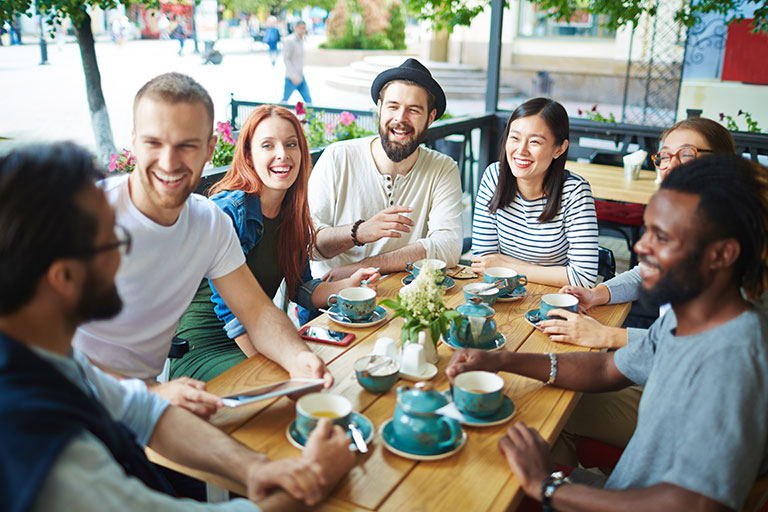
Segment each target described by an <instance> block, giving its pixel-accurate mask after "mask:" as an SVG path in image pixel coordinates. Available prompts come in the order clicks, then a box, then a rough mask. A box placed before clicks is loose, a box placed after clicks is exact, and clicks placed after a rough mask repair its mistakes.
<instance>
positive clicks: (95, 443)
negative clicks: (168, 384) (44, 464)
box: [30, 346, 260, 512]
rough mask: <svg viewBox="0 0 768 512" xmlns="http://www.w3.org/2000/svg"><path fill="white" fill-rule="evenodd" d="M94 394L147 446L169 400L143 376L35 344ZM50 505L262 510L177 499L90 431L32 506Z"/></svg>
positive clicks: (64, 455)
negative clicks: (133, 470)
mask: <svg viewBox="0 0 768 512" xmlns="http://www.w3.org/2000/svg"><path fill="white" fill-rule="evenodd" d="M30 348H31V349H32V350H34V351H35V353H37V354H38V355H39V356H40V357H42V358H44V359H45V360H46V361H48V362H49V363H51V364H52V365H53V366H54V367H55V368H56V369H57V370H58V371H60V372H61V373H62V374H63V375H64V376H65V377H66V378H68V379H69V380H70V381H72V382H73V383H74V384H75V385H77V386H78V387H79V388H80V389H82V390H83V391H84V392H85V393H86V394H87V395H88V396H91V397H94V398H95V399H98V400H99V402H100V403H101V404H102V405H103V406H104V408H105V409H106V410H107V411H108V412H109V414H110V416H112V418H113V419H114V420H115V421H118V422H120V423H122V424H123V425H125V426H126V427H127V428H128V429H129V430H130V431H131V432H133V434H134V435H135V436H136V441H137V442H138V443H139V444H140V445H141V446H146V445H147V443H148V442H149V439H150V438H151V436H152V432H153V431H154V429H155V424H156V423H157V420H158V419H160V416H161V415H162V414H163V412H164V411H165V409H166V408H167V407H168V405H169V403H168V402H167V401H166V400H165V399H163V398H162V397H160V396H159V395H156V394H154V393H150V392H148V391H147V387H146V385H145V384H144V383H143V382H142V381H140V380H138V379H130V380H123V381H118V380H116V379H114V378H113V377H112V376H110V375H107V374H106V373H104V372H102V371H101V370H99V369H98V368H96V367H95V366H93V365H92V364H91V363H90V361H88V358H86V357H85V355H83V353H82V352H79V351H77V350H75V351H73V354H72V357H63V356H60V355H58V354H55V353H53V352H49V351H47V350H44V349H41V348H39V347H34V346H32V347H30ZM50 510H77V511H89V510H163V511H172V512H173V511H179V512H182V511H198V510H200V511H202V510H212V511H213V510H217V511H225V510H226V511H230V510H231V511H241V510H242V511H249V512H254V511H258V510H260V509H259V507H257V506H256V505H255V504H254V503H251V502H250V501H248V500H242V499H241V500H233V501H230V502H227V503H219V504H211V503H200V502H197V501H194V500H188V499H177V498H174V497H171V496H168V495H166V494H163V493H161V492H158V491H155V490H154V489H150V488H149V487H147V486H146V485H144V483H143V482H141V481H140V480H139V479H138V478H135V477H129V476H127V475H126V474H125V472H124V471H123V468H122V467H121V466H120V465H119V464H118V463H117V461H115V459H114V458H113V457H112V454H111V453H110V452H109V450H108V449H107V447H106V446H104V444H103V443H102V442H101V441H100V440H99V439H98V438H96V437H95V436H94V435H93V434H91V433H90V432H83V433H82V434H80V435H79V436H77V437H75V438H74V439H73V440H72V441H71V442H70V443H69V444H68V445H67V446H66V448H64V450H63V451H62V452H61V455H59V458H58V459H57V460H56V463H55V464H54V465H53V466H52V467H51V469H50V471H49V473H48V476H47V477H46V479H45V482H44V484H43V486H42V487H41V488H40V491H39V492H38V496H37V499H36V501H35V503H34V506H33V507H32V511H33V512H36V511H40V512H42V511H50Z"/></svg>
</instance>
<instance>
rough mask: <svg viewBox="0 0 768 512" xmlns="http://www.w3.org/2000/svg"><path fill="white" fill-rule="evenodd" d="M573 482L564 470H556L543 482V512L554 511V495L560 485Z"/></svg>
mask: <svg viewBox="0 0 768 512" xmlns="http://www.w3.org/2000/svg"><path fill="white" fill-rule="evenodd" d="M569 483H571V482H570V480H568V478H567V477H566V476H565V475H564V474H563V472H562V471H555V472H554V473H552V474H551V475H549V476H548V477H547V478H545V479H544V480H543V481H542V482H541V510H542V512H554V511H555V509H554V508H552V504H551V502H552V495H553V494H555V491H556V490H557V488H558V487H560V486H561V485H563V484H569Z"/></svg>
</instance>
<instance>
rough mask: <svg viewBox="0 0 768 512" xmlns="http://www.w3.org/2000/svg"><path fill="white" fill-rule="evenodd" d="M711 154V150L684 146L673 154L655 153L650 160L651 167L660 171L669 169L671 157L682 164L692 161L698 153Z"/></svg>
mask: <svg viewBox="0 0 768 512" xmlns="http://www.w3.org/2000/svg"><path fill="white" fill-rule="evenodd" d="M711 152H712V150H711V149H698V148H694V147H691V146H686V147H684V148H680V149H678V150H677V152H675V153H667V152H666V151H662V152H660V153H656V154H655V155H651V160H653V165H655V166H656V167H658V168H659V169H661V170H664V169H666V168H667V167H669V164H670V163H671V162H672V157H675V158H677V161H678V162H680V163H681V164H684V163H686V162H690V161H691V160H694V159H695V158H696V157H697V156H698V154H699V153H711Z"/></svg>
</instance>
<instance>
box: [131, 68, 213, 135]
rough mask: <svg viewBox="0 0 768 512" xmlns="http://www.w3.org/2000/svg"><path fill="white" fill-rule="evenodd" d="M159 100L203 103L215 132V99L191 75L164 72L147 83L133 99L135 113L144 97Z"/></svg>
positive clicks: (172, 102)
mask: <svg viewBox="0 0 768 512" xmlns="http://www.w3.org/2000/svg"><path fill="white" fill-rule="evenodd" d="M144 96H146V97H148V98H150V99H153V100H159V101H163V102H166V103H171V104H175V103H198V102H200V103H202V104H203V106H204V107H205V111H206V112H207V113H208V119H209V122H210V127H211V134H213V100H211V96H210V94H208V91H206V90H205V87H203V86H202V85H200V84H199V83H198V82H197V81H195V79H194V78H192V77H191V76H187V75H183V74H181V73H164V74H162V75H158V76H156V77H155V78H153V79H152V80H150V81H149V82H147V83H145V84H144V85H143V86H142V87H141V89H139V92H137V93H136V97H135V98H134V100H133V115H134V118H135V116H136V107H137V106H138V105H139V101H140V100H141V99H142V98H143V97H144Z"/></svg>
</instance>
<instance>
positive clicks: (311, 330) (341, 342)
mask: <svg viewBox="0 0 768 512" xmlns="http://www.w3.org/2000/svg"><path fill="white" fill-rule="evenodd" d="M299 336H301V337H302V338H304V339H305V340H309V341H318V342H320V343H330V344H332V345H338V346H340V347H346V346H347V345H349V344H350V343H352V341H353V340H354V339H355V335H354V334H352V333H351V332H341V331H334V330H333V329H329V328H327V327H318V326H316V325H305V326H304V327H302V328H301V329H299Z"/></svg>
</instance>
